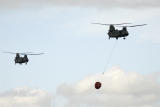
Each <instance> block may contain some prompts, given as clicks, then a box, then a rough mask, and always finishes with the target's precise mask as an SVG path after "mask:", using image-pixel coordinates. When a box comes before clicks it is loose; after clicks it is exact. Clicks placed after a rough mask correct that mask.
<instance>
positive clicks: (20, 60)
mask: <svg viewBox="0 0 160 107" xmlns="http://www.w3.org/2000/svg"><path fill="white" fill-rule="evenodd" d="M3 53H9V54H16V57H15V59H14V62H15V64H17V63H18V64H20V65H22V64H23V63H25V64H27V63H28V61H29V59H28V57H27V55H42V54H44V53H33V52H27V53H14V52H3ZM20 55H23V56H20Z"/></svg>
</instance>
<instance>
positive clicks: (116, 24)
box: [92, 23, 132, 26]
mask: <svg viewBox="0 0 160 107" xmlns="http://www.w3.org/2000/svg"><path fill="white" fill-rule="evenodd" d="M92 24H98V25H105V26H110V25H123V24H132V23H119V24H103V23H92Z"/></svg>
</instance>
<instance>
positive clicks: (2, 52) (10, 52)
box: [2, 52, 17, 54]
mask: <svg viewBox="0 0 160 107" xmlns="http://www.w3.org/2000/svg"><path fill="white" fill-rule="evenodd" d="M2 53H9V54H17V53H15V52H2Z"/></svg>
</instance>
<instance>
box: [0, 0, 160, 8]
mask: <svg viewBox="0 0 160 107" xmlns="http://www.w3.org/2000/svg"><path fill="white" fill-rule="evenodd" d="M0 5H1V7H7V8H9V7H11V8H18V7H23V6H24V7H25V6H33V7H36V6H40V7H41V6H45V5H52V6H82V7H88V6H89V7H103V8H108V7H123V8H124V7H127V8H135V7H140V8H142V7H151V8H156V7H158V8H159V7H160V1H159V0H0Z"/></svg>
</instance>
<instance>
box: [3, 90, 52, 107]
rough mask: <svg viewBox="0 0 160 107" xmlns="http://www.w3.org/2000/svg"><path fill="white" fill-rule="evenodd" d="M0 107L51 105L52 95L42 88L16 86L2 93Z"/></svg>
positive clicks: (48, 106) (46, 106)
mask: <svg viewBox="0 0 160 107" xmlns="http://www.w3.org/2000/svg"><path fill="white" fill-rule="evenodd" d="M0 107H51V95H49V93H47V92H45V91H43V90H40V89H30V88H27V87H24V88H16V89H13V90H9V91H6V92H1V93H0Z"/></svg>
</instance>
